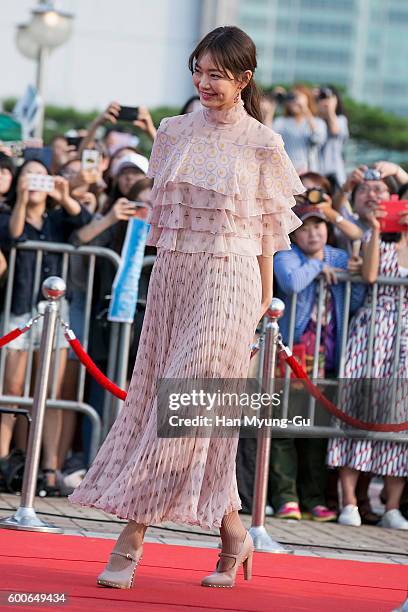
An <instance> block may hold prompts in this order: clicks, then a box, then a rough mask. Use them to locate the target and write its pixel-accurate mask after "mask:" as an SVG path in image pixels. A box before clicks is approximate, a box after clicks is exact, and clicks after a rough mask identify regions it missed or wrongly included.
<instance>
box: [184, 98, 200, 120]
mask: <svg viewBox="0 0 408 612" xmlns="http://www.w3.org/2000/svg"><path fill="white" fill-rule="evenodd" d="M197 100H198V101H200V96H191V98H189V99H188V100H187V101H186V102H185V103H184V104H183V108H182V109H181V111H180V115H185V114H186V113H187V111H188V107H189V106H190V104H192V103H193V102H196V101H197Z"/></svg>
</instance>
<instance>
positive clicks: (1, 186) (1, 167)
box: [0, 152, 16, 212]
mask: <svg viewBox="0 0 408 612" xmlns="http://www.w3.org/2000/svg"><path fill="white" fill-rule="evenodd" d="M15 170H16V167H15V165H14V162H13V158H12V157H10V156H9V155H6V154H5V153H2V152H0V212H8V211H9V210H10V206H9V203H8V199H9V197H10V191H11V184H12V182H13V176H14V174H15Z"/></svg>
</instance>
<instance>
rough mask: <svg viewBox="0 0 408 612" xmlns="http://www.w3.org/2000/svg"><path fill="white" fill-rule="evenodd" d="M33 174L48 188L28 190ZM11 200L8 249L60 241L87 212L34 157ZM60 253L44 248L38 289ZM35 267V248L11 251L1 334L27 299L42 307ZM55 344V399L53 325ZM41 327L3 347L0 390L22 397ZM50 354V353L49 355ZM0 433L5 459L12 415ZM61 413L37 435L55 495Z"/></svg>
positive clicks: (4, 220) (4, 219) (21, 319)
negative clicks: (30, 352) (12, 259)
mask: <svg viewBox="0 0 408 612" xmlns="http://www.w3.org/2000/svg"><path fill="white" fill-rule="evenodd" d="M33 177H34V178H35V181H36V182H37V184H38V185H41V183H43V184H44V185H46V186H47V188H48V189H49V188H50V187H51V186H52V185H51V184H53V189H52V190H51V191H45V190H43V191H42V190H39V189H38V190H32V189H31V190H30V185H32V184H33ZM13 193H14V198H13V200H12V209H11V212H10V213H8V214H4V215H1V216H0V242H1V243H2V244H5V245H7V246H8V247H9V248H10V247H11V246H13V245H14V244H16V243H18V242H22V241H26V240H37V241H44V242H47V241H48V242H66V241H67V240H68V237H69V235H70V233H71V232H72V231H73V230H74V229H75V228H78V227H81V226H82V225H85V224H86V223H88V222H89V221H90V219H91V215H90V213H89V212H87V211H86V210H85V209H84V208H83V207H82V206H81V205H80V204H79V203H78V202H77V201H75V200H74V199H73V198H72V197H71V196H70V194H69V187H68V181H67V180H66V179H64V178H63V177H61V176H55V177H52V178H51V177H50V175H49V171H48V170H47V168H46V166H45V165H44V164H43V163H41V162H39V161H28V162H25V163H24V164H23V165H22V166H21V167H20V168H19V170H18V172H17V173H16V176H15V178H14V183H13ZM61 266H62V257H61V255H59V254H57V253H47V252H44V255H43V258H42V265H41V274H40V287H41V284H42V282H43V281H44V280H45V279H46V278H47V277H49V276H61ZM35 269H36V252H35V251H19V250H18V251H17V256H16V265H15V276H14V283H13V293H12V298H11V313H10V319H9V327H8V329H6V330H5V332H6V333H7V332H8V331H11V330H12V329H15V328H16V327H19V326H21V325H22V324H24V323H26V322H27V321H28V320H29V319H30V317H31V316H32V310H31V307H32V303H33V301H34V303H35V304H36V305H37V307H36V309H35V310H36V311H37V310H38V311H39V312H43V311H44V307H45V302H44V299H43V297H42V295H41V290H40V291H39V293H38V295H34V296H33V291H34V276H35ZM68 314H69V313H68V303H67V300H66V299H63V300H61V316H62V317H63V318H64V319H65V320H67V321H68V320H69V316H68ZM57 329H58V331H57V334H58V346H59V347H60V351H61V352H60V360H59V369H58V373H57V397H58V395H59V393H60V388H61V383H62V378H63V375H64V369H65V364H66V358H67V348H68V343H67V341H66V339H65V337H64V334H63V331H62V328H60V327H58V328H57ZM41 331H42V319H40V321H39V322H38V323H37V325H35V326H33V328H32V329H31V330H30V331H29V332H28V333H26V334H23V335H21V336H20V337H19V338H17V339H16V340H14V341H13V342H12V343H10V344H9V345H8V347H7V358H6V369H5V383H4V385H5V386H4V392H5V393H6V394H8V395H22V393H23V387H24V378H25V370H26V367H27V358H28V348H29V342H30V334H31V335H33V345H34V349H35V351H36V352H35V360H36V361H37V360H38V349H39V346H40V339H41ZM54 358H55V355H54ZM1 419H2V423H1V435H0V457H3V458H4V457H6V456H7V455H8V453H9V451H10V443H11V439H12V434H13V429H14V424H15V417H14V416H13V415H2V417H1ZM61 423H62V411H61V410H55V409H54V410H53V409H50V410H47V418H46V419H45V421H44V436H43V461H42V466H43V471H44V474H45V476H46V489H47V493H48V494H49V495H58V494H59V491H58V488H57V487H56V470H57V467H58V447H59V440H60V435H61ZM25 439H26V435H25V431H24V430H19V431H18V432H17V440H16V444H17V446H19V447H20V448H23V447H24V445H25Z"/></svg>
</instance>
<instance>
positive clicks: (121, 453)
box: [68, 248, 262, 529]
mask: <svg viewBox="0 0 408 612" xmlns="http://www.w3.org/2000/svg"><path fill="white" fill-rule="evenodd" d="M261 295H262V284H261V276H260V270H259V266H258V261H257V258H256V256H242V255H235V254H230V255H229V256H228V257H214V256H213V255H211V254H210V253H183V252H179V251H169V250H165V249H160V248H159V249H158V253H157V258H156V260H155V263H154V266H153V269H152V273H151V277H150V284H149V292H148V297H147V304H146V310H145V317H144V322H143V328H142V332H141V337H140V341H139V347H138V353H137V356H136V361H135V366H134V371H133V375H132V379H131V382H130V386H129V390H128V395H127V398H126V401H125V403H124V406H123V408H122V409H121V411H120V413H119V415H118V417H117V419H116V420H115V422H114V424H113V426H112V428H111V430H110V431H109V433H108V435H107V437H106V438H105V440H104V442H103V444H102V446H101V448H100V449H99V452H98V454H97V456H96V457H95V460H94V462H93V463H92V465H91V466H90V468H89V470H88V472H87V473H86V475H85V477H84V479H83V481H82V482H81V483H80V485H79V486H78V487H77V488H76V489H75V491H74V492H73V493H72V494H71V495H70V496H69V497H68V499H69V501H70V502H71V503H75V504H80V505H83V506H90V507H95V508H101V509H102V510H104V511H106V512H108V513H111V514H114V515H116V516H117V517H119V518H123V519H128V520H134V521H137V522H139V523H143V524H145V525H149V524H153V523H154V524H158V523H161V522H165V521H174V522H179V523H185V524H190V525H199V526H201V527H203V528H208V529H212V528H215V527H220V525H221V520H222V517H223V516H224V514H227V513H229V512H232V511H234V510H239V509H241V507H242V506H241V500H240V498H239V495H238V489H237V480H236V471H235V460H236V452H237V444H238V437H237V436H236V435H235V436H234V435H231V436H229V437H219V436H211V437H199V436H195V437H177V438H175V437H174V438H164V437H159V436H158V435H157V410H156V408H157V395H156V382H157V380H158V378H175V379H183V378H188V379H195V378H236V379H238V378H243V379H245V378H246V377H247V376H248V369H249V364H250V350H251V349H250V345H251V342H252V341H253V338H254V333H255V329H256V326H257V324H258V322H259V314H260V306H261Z"/></svg>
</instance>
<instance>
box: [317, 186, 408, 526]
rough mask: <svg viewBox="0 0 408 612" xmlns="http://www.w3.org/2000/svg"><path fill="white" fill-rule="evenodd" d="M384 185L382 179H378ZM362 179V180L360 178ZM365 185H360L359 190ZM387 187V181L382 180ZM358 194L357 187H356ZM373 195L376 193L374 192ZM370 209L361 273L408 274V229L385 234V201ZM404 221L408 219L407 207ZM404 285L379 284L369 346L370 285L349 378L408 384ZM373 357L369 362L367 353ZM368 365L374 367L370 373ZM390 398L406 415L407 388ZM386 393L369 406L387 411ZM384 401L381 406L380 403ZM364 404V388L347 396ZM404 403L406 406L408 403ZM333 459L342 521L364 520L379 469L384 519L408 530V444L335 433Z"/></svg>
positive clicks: (352, 339)
mask: <svg viewBox="0 0 408 612" xmlns="http://www.w3.org/2000/svg"><path fill="white" fill-rule="evenodd" d="M377 182H378V183H379V184H380V185H379V187H380V186H381V181H377ZM360 185H362V184H361V183H360ZM360 185H359V186H358V187H357V188H356V192H357V191H358V190H359V188H360ZM382 189H384V185H382ZM356 196H357V197H358V193H356ZM372 197H373V196H372ZM371 203H372V206H371V210H369V211H367V213H366V215H365V222H366V223H367V224H368V225H369V228H370V232H369V234H368V235H367V236H366V241H365V244H364V246H363V267H362V276H363V278H364V279H365V280H366V281H367V282H368V283H374V282H375V281H376V279H377V277H378V275H381V276H383V277H384V276H385V277H387V276H388V277H394V278H395V277H396V278H404V277H407V276H408V231H407V232H403V233H402V234H397V235H394V234H391V235H387V234H383V235H381V234H380V223H379V218H380V217H381V216H384V213H385V207H384V206H381V205H380V204H379V203H378V201H376V200H372V201H371ZM401 221H402V222H403V223H405V224H407V229H408V208H407V211H406V212H404V213H403V215H402V217H401ZM399 295H400V293H399V287H398V286H396V285H383V284H381V285H379V286H378V292H377V308H376V309H375V310H374V317H375V320H374V335H373V338H374V345H373V346H372V347H370V346H369V329H370V325H371V317H372V313H373V310H372V306H371V302H372V300H373V291H372V287H370V288H369V290H368V293H367V296H366V299H365V301H364V304H363V305H362V306H361V308H360V309H359V310H358V312H357V314H356V316H355V318H354V319H353V320H352V323H351V326H350V330H349V338H348V343H347V350H346V363H345V373H344V376H345V377H346V378H353V379H359V380H361V379H363V378H365V377H367V376H370V377H372V378H375V379H383V380H386V379H395V382H396V384H398V380H399V379H400V380H401V379H402V382H403V384H405V387H406V382H404V381H405V380H406V377H407V372H408V312H407V308H406V304H407V302H408V290H407V287H405V288H404V295H403V297H402V308H403V312H402V316H401V319H400V321H399V317H398V308H397V305H398V301H399ZM399 336H400V340H401V342H400V351H399V361H398V362H397V371H396V372H395V371H394V359H395V354H396V350H397V348H396V347H397V338H398V337H399ZM369 355H372V362H371V363H368V356H369ZM368 371H369V373H368ZM396 393H397V395H396V397H397V399H396V400H395V402H392V405H390V404H388V406H387V407H386V409H387V410H391V411H393V412H395V414H398V411H399V410H400V409H402V410H403V413H404V417H403V420H406V391H405V392H403V394H402V399H401V398H400V399H398V397H399V391H398V390H397V392H396ZM384 397H386V392H385V391H384V390H382V391H381V392H380V393H378V392H377V394H376V396H375V397H372V398H370V411H371V412H372V413H373V414H376V410H379V411H380V414H382V415H383V414H384V409H385V406H384V399H383V398H384ZM378 402H380V404H381V405H380V406H378V405H377V404H378ZM360 405H361V396H360V394H359V393H355V392H353V389H352V392H351V394H349V396H348V397H347V398H346V401H345V402H343V406H342V408H343V410H345V411H346V412H348V413H351V414H353V415H354V414H355V413H356V411H357V414H358V409H359V408H360ZM404 406H405V407H404ZM328 464H329V465H330V466H333V467H339V468H340V481H341V487H342V493H343V510H342V512H341V514H340V516H339V523H341V524H342V525H351V526H359V525H361V516H360V513H359V510H358V507H357V498H356V492H355V491H356V483H357V479H358V477H359V474H360V473H374V474H378V475H381V476H383V477H384V480H385V489H386V511H385V514H384V516H383V518H382V520H381V525H382V526H384V527H389V528H391V529H403V530H408V520H406V519H405V518H404V517H403V516H402V514H401V512H400V510H399V504H400V499H401V494H402V491H403V488H404V485H405V482H406V478H407V476H408V444H400V443H396V442H386V441H377V440H369V439H365V440H356V439H347V438H344V439H343V438H342V439H339V438H334V439H332V440H330V442H329V452H328Z"/></svg>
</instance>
